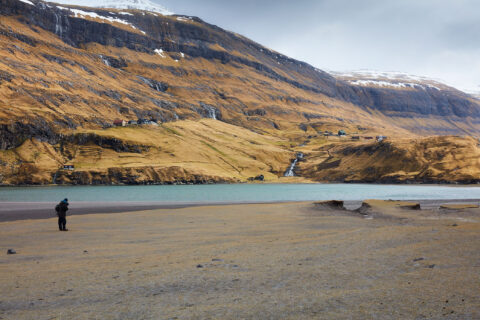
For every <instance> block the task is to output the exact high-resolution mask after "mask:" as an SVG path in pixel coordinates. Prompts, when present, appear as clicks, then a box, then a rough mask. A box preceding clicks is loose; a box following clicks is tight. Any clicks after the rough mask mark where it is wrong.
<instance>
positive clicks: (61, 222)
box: [55, 198, 68, 231]
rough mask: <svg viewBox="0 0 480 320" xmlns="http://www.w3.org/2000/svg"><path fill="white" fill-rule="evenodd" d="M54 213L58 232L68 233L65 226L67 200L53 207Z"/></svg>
mask: <svg viewBox="0 0 480 320" xmlns="http://www.w3.org/2000/svg"><path fill="white" fill-rule="evenodd" d="M55 211H56V212H57V216H58V228H59V229H60V231H68V229H67V228H65V226H66V225H67V211H68V199H67V198H65V199H63V200H62V201H60V203H59V204H57V205H56V206H55Z"/></svg>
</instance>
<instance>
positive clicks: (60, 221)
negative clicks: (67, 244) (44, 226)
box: [58, 217, 67, 230]
mask: <svg viewBox="0 0 480 320" xmlns="http://www.w3.org/2000/svg"><path fill="white" fill-rule="evenodd" d="M66 224H67V218H65V217H58V228H59V229H60V230H65V226H66Z"/></svg>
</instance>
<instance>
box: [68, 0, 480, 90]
mask: <svg viewBox="0 0 480 320" xmlns="http://www.w3.org/2000/svg"><path fill="white" fill-rule="evenodd" d="M64 1H65V0H64ZM67 1H72V2H73V1H85V0H67ZM88 1H94V2H95V0H88ZM152 1H155V2H157V3H158V4H161V5H163V6H164V7H166V8H167V9H169V10H170V11H173V12H175V13H178V14H186V15H194V16H198V17H200V18H202V19H203V20H205V21H206V22H209V23H212V24H215V25H218V26H219V27H222V28H224V29H227V30H230V31H234V32H237V33H240V34H242V35H244V36H246V37H248V38H250V39H252V40H254V41H256V42H258V43H260V44H262V45H264V46H266V47H269V48H271V49H274V50H276V51H278V52H280V53H283V54H285V55H288V56H290V57H292V58H295V59H298V60H302V61H305V62H308V63H310V64H311V65H313V66H315V67H318V68H320V69H324V70H334V71H351V70H360V69H371V70H377V71H401V72H407V73H411V74H414V75H420V76H428V77H432V78H436V79H439V80H443V81H444V82H446V83H448V84H451V85H454V86H455V87H457V88H459V89H463V90H470V91H479V92H480V0H296V1H294V0H241V1H228V0H227V1H226V0H152ZM99 2H101V0H100V1H99Z"/></svg>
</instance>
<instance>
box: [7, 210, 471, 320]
mask: <svg viewBox="0 0 480 320" xmlns="http://www.w3.org/2000/svg"><path fill="white" fill-rule="evenodd" d="M443 202H445V201H443ZM469 203H473V204H478V202H474V201H473V202H472V201H471V202H469ZM463 204H466V202H464V203H463ZM422 207H424V208H425V209H422V210H411V208H410V207H409V206H406V205H404V204H403V203H398V202H394V201H370V202H368V206H364V207H363V210H362V211H361V212H357V211H349V210H343V209H335V208H331V207H328V206H323V205H315V204H314V203H312V202H295V203H270V204H241V205H215V206H193V207H166V208H162V209H154V210H145V211H135V212H123V213H99V214H88V212H87V214H81V215H73V216H69V217H68V223H67V228H69V229H70V231H68V232H59V231H58V230H57V226H56V219H55V218H49V219H31V217H30V219H27V220H17V221H4V222H0V243H1V250H2V253H1V254H0V257H1V258H0V292H1V295H0V319H478V318H480V295H479V290H478V288H479V287H480V272H479V271H480V223H479V222H480V210H479V209H478V208H475V206H473V207H469V206H467V205H465V206H463V205H455V206H452V205H451V206H447V207H445V208H442V209H439V208H438V207H439V203H435V205H433V204H430V206H428V203H425V204H424V205H422ZM17 208H18V207H17ZM10 209H12V208H10ZM145 209H147V208H145ZM125 211H127V210H125ZM110 212H113V211H110ZM90 213H93V212H90ZM6 220H8V219H6ZM9 248H12V249H15V250H16V252H17V254H14V255H7V254H6V252H7V249H9Z"/></svg>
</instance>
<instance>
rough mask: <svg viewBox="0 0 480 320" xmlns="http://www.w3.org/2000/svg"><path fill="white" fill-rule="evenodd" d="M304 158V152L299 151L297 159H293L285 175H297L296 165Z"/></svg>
mask: <svg viewBox="0 0 480 320" xmlns="http://www.w3.org/2000/svg"><path fill="white" fill-rule="evenodd" d="M300 159H303V153H301V152H299V153H297V156H296V158H295V160H293V161H292V163H291V164H290V167H288V169H287V171H285V174H284V176H285V177H294V176H295V172H294V170H295V166H296V165H297V162H298V160H300Z"/></svg>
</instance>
